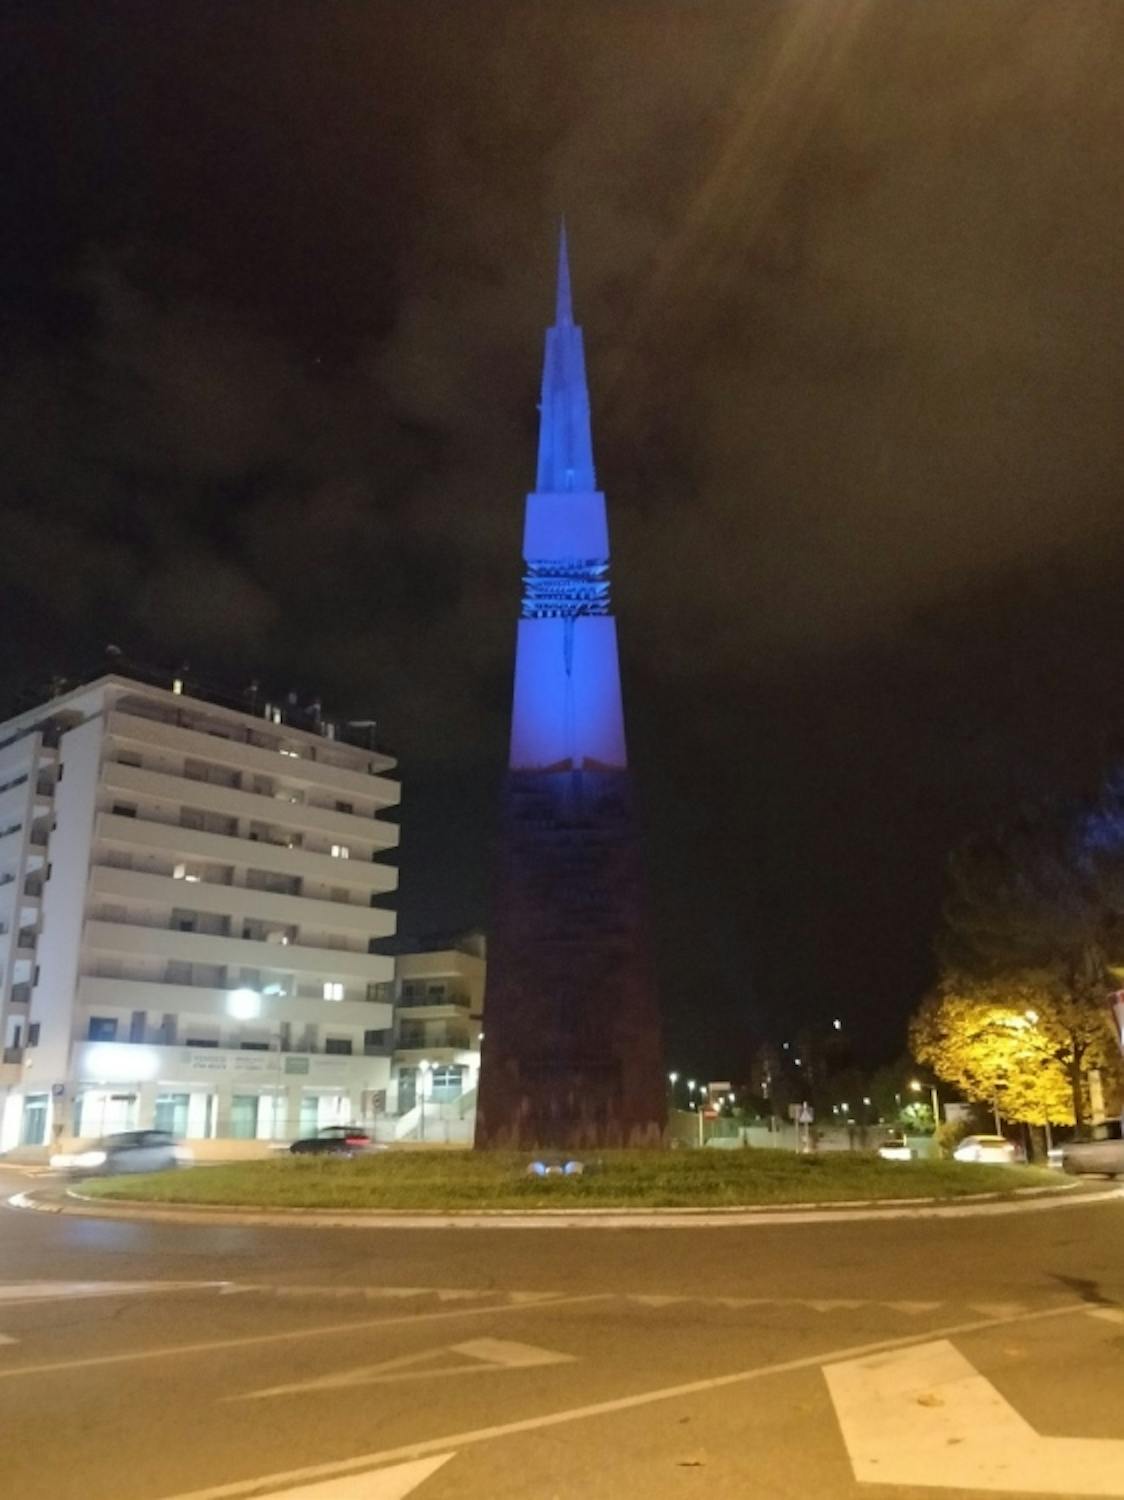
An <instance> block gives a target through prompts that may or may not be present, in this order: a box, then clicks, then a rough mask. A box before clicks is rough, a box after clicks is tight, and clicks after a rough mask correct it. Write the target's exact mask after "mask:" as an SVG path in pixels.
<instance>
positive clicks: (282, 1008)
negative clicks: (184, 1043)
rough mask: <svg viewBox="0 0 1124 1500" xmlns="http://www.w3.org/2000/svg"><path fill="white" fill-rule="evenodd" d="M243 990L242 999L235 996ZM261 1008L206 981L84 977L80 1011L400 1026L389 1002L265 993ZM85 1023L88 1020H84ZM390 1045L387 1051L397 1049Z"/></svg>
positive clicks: (153, 1019) (256, 1022)
mask: <svg viewBox="0 0 1124 1500" xmlns="http://www.w3.org/2000/svg"><path fill="white" fill-rule="evenodd" d="M235 993H237V994H238V997H239V998H238V1000H237V1001H234V1000H232V995H234V994H235ZM257 1007H258V1008H257V1009H256V1010H254V1011H253V1013H252V1014H249V1013H248V1012H247V997H246V994H245V992H244V991H242V990H238V991H233V990H226V989H208V988H204V986H202V985H192V984H164V983H163V982H162V981H160V980H158V979H103V978H95V977H93V976H92V975H84V976H83V977H82V978H81V979H80V980H79V981H78V1009H79V1011H80V1012H82V1013H85V1014H86V1015H87V1016H89V1015H104V1014H105V1013H106V1012H107V1011H115V1010H121V1011H128V1012H129V1013H130V1014H132V1013H133V1012H134V1011H140V1010H143V1011H145V1012H146V1013H147V1015H148V1016H149V1018H150V1023H151V1024H152V1025H156V1024H158V1022H159V1018H160V1017H162V1016H165V1015H173V1016H194V1017H199V1018H204V1017H206V1018H213V1019H214V1020H216V1021H222V1022H224V1023H225V1024H227V1025H230V1024H232V1023H234V1022H238V1021H240V1022H242V1023H243V1024H245V1025H247V1026H257V1027H262V1028H266V1029H269V1028H271V1027H275V1026H280V1025H281V1024H282V1023H284V1022H288V1023H289V1024H290V1025H292V1026H340V1027H345V1028H348V1027H354V1028H355V1029H356V1030H357V1031H358V1030H362V1031H387V1030H389V1029H390V1027H392V1026H393V1024H394V1019H393V1013H392V1011H391V1009H390V1006H389V1005H382V1004H379V1003H377V1002H374V1001H370V1000H323V999H310V998H307V997H305V996H298V995H264V994H263V995H259V996H258V1001H257ZM83 1024H85V1023H83ZM391 1045H392V1044H389V1043H388V1045H387V1050H388V1051H389V1050H390V1049H391Z"/></svg>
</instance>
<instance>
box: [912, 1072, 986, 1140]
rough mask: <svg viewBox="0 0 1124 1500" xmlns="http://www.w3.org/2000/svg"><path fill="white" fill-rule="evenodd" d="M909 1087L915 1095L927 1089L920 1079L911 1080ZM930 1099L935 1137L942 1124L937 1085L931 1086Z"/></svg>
mask: <svg viewBox="0 0 1124 1500" xmlns="http://www.w3.org/2000/svg"><path fill="white" fill-rule="evenodd" d="M909 1086H910V1088H911V1089H912V1090H913V1092H914V1093H915V1094H919V1093H920V1092H921V1090H922V1089H923V1088H924V1087H925V1085H924V1084H923V1083H922V1082H921V1081H920V1079H918V1078H911V1079H910V1080H909ZM929 1098H930V1100H931V1101H932V1108H933V1133H934V1135H935V1134H936V1130H937V1126H938V1125H939V1124H940V1123H941V1101H940V1099H939V1098H938V1097H937V1087H936V1084H933V1083H931V1084H930V1085H929ZM998 1133H999V1127H998V1126H996V1134H997V1135H998Z"/></svg>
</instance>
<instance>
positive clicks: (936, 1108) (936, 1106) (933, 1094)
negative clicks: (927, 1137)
mask: <svg viewBox="0 0 1124 1500" xmlns="http://www.w3.org/2000/svg"><path fill="white" fill-rule="evenodd" d="M909 1086H910V1088H911V1089H912V1090H913V1092H914V1093H915V1094H919V1093H920V1092H921V1090H922V1089H923V1088H924V1087H925V1085H924V1084H923V1083H922V1082H921V1080H920V1079H919V1078H911V1079H910V1080H909ZM929 1097H930V1099H931V1100H932V1107H933V1129H934V1130H936V1128H937V1126H938V1125H939V1124H940V1123H941V1101H940V1099H939V1098H938V1097H937V1088H936V1085H935V1084H932V1083H931V1084H930V1085H929Z"/></svg>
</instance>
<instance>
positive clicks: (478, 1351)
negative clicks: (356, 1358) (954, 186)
mask: <svg viewBox="0 0 1124 1500" xmlns="http://www.w3.org/2000/svg"><path fill="white" fill-rule="evenodd" d="M443 1354H457V1355H460V1356H461V1358H460V1360H459V1362H458V1363H457V1364H453V1365H440V1366H438V1367H437V1368H436V1369H433V1368H432V1367H431V1368H429V1369H424V1370H419V1369H417V1368H414V1367H415V1366H417V1365H424V1364H428V1362H429V1361H430V1360H433V1359H440V1358H441V1356H442V1355H443ZM575 1358H576V1356H575V1355H573V1354H558V1353H556V1352H555V1351H554V1350H553V1349H539V1348H537V1347H536V1346H535V1345H534V1344H519V1343H515V1342H513V1341H511V1340H509V1339H469V1340H468V1341H467V1342H466V1343H462V1344H445V1345H442V1346H441V1347H440V1348H438V1349H423V1350H422V1351H421V1353H418V1354H400V1355H398V1357H397V1358H396V1359H384V1360H382V1361H381V1362H380V1363H379V1364H377V1365H360V1366H359V1367H358V1368H357V1369H354V1370H341V1371H338V1372H337V1373H336V1374H333V1375H320V1376H317V1377H315V1378H314V1379H312V1380H298V1381H294V1382H293V1383H292V1384H291V1385H274V1386H269V1387H267V1388H266V1389H265V1390H260V1391H247V1392H246V1394H245V1395H242V1396H227V1397H226V1398H225V1399H226V1400H227V1401H257V1400H260V1399H261V1398H263V1397H265V1396H295V1395H299V1394H301V1393H303V1392H306V1391H339V1390H345V1389H347V1388H348V1387H349V1386H356V1385H394V1384H397V1383H398V1382H399V1381H405V1380H440V1379H442V1378H444V1377H447V1376H450V1375H459V1376H464V1375H468V1374H473V1375H475V1374H478V1373H480V1372H482V1371H486V1370H529V1369H533V1368H534V1367H535V1366H537V1365H565V1364H572V1363H573V1361H574V1359H575ZM465 1360H470V1361H472V1363H470V1364H466V1363H465Z"/></svg>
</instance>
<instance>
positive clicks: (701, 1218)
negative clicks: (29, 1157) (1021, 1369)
mask: <svg viewBox="0 0 1124 1500" xmlns="http://www.w3.org/2000/svg"><path fill="white" fill-rule="evenodd" d="M1082 1188H1083V1189H1084V1190H1083V1191H1079V1189H1082ZM66 1197H67V1198H68V1199H70V1200H71V1204H68V1203H67V1202H65V1201H57V1202H45V1203H44V1202H36V1201H35V1199H34V1198H33V1197H32V1195H31V1194H30V1193H16V1194H14V1195H13V1196H12V1197H10V1198H9V1199H8V1203H9V1205H10V1206H11V1207H12V1208H18V1209H33V1210H35V1211H36V1212H38V1213H51V1214H70V1215H77V1216H79V1217H84V1218H105V1219H139V1220H146V1221H151V1222H155V1223H174V1224H233V1225H246V1226H249V1227H254V1226H258V1225H271V1226H272V1225H285V1226H288V1227H289V1228H313V1229H327V1228H331V1229H692V1228H749V1227H754V1228H756V1227H760V1226H770V1227H775V1226H777V1225H790V1224H800V1225H807V1224H832V1223H835V1224H847V1223H859V1222H867V1223H869V1222H872V1221H875V1220H879V1219H892V1220H896V1221H900V1220H902V1219H946V1218H947V1219H955V1218H973V1217H986V1216H994V1215H1007V1214H1018V1213H1028V1212H1037V1211H1042V1210H1052V1209H1056V1208H1074V1207H1083V1206H1087V1205H1090V1204H1097V1203H1107V1202H1113V1201H1118V1200H1121V1199H1124V1187H1103V1188H1088V1187H1085V1186H1084V1185H1083V1184H1081V1183H1078V1182H1065V1183H1059V1184H1058V1186H1057V1187H1046V1188H1017V1189H1015V1191H1014V1192H1013V1193H1009V1194H1004V1193H973V1194H969V1195H967V1196H965V1197H964V1198H960V1199H957V1200H956V1201H955V1202H951V1203H950V1202H949V1201H947V1200H946V1199H940V1198H899V1199H895V1200H893V1201H890V1202H887V1201H886V1200H881V1201H879V1200H872V1199H860V1200H854V1201H850V1202H842V1203H838V1204H836V1205H834V1206H833V1207H829V1208H825V1207H824V1206H823V1205H822V1204H812V1203H792V1204H787V1205H784V1206H777V1205H771V1204H759V1205H755V1206H746V1207H742V1208H673V1209H645V1208H633V1209H629V1208H619V1209H601V1208H584V1209H582V1208H579V1209H562V1208H558V1209H555V1208H546V1209H537V1210H533V1211H531V1212H528V1211H526V1210H524V1209H484V1210H464V1211H452V1212H445V1211H442V1210H439V1209H432V1210H416V1209H388V1210H383V1211H381V1212H377V1211H370V1210H364V1209H319V1208H273V1209H257V1210H255V1209H247V1208H244V1207H237V1206H234V1205H231V1206H229V1207H228V1206H225V1205H216V1204H207V1205H200V1206H187V1205H181V1204H177V1205H168V1206H163V1205H159V1204H151V1205H150V1204H139V1203H136V1202H134V1203H132V1204H130V1203H128V1202H127V1201H126V1202H123V1203H120V1204H117V1203H112V1204H111V1203H109V1202H106V1201H105V1200H103V1199H99V1198H92V1197H90V1196H89V1195H87V1194H84V1193H79V1192H77V1191H75V1190H74V1189H73V1188H71V1189H68V1190H67V1193H66ZM72 1205H73V1206H72Z"/></svg>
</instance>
